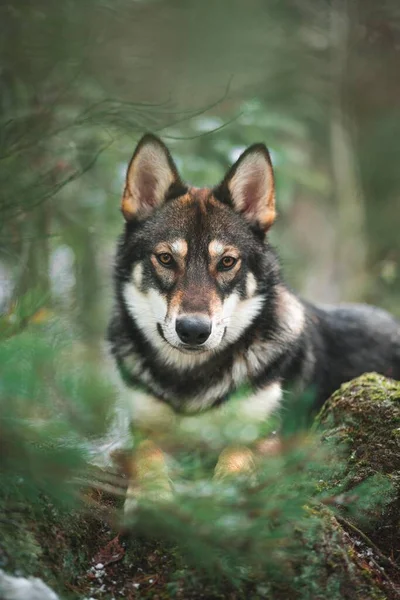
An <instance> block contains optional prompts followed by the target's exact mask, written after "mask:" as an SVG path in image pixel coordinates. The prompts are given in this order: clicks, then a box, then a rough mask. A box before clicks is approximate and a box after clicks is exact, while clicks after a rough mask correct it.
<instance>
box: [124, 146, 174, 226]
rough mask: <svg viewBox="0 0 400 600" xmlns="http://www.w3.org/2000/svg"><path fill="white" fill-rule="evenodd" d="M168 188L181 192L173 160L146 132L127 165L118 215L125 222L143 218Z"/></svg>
mask: <svg viewBox="0 0 400 600" xmlns="http://www.w3.org/2000/svg"><path fill="white" fill-rule="evenodd" d="M180 188H182V189H180ZM172 191H176V195H180V194H179V192H181V193H184V191H185V190H184V186H183V184H182V182H181V180H180V177H179V174H178V171H177V168H176V166H175V164H174V161H173V160H172V158H171V155H170V153H169V151H168V148H167V147H166V146H165V144H164V143H163V142H162V141H161V140H160V139H158V138H157V137H156V136H155V135H152V134H146V135H144V136H143V137H142V139H141V140H140V142H139V143H138V145H137V146H136V150H135V152H134V154H133V156H132V159H131V162H130V163H129V166H128V170H127V173H126V182H125V189H124V194H123V197H122V204H121V211H122V214H123V215H124V217H125V219H126V220H127V221H132V220H133V219H139V220H141V219H146V218H147V217H148V216H149V215H150V214H151V212H152V211H153V210H154V209H156V208H157V207H158V206H160V205H161V204H162V203H163V202H164V200H165V199H166V197H167V196H168V195H170V194H171V192H172Z"/></svg>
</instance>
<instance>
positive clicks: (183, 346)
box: [108, 134, 400, 498]
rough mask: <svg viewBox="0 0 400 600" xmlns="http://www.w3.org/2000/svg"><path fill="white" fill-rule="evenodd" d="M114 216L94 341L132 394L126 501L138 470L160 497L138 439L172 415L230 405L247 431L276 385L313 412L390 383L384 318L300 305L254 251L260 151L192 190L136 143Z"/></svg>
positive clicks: (397, 352)
mask: <svg viewBox="0 0 400 600" xmlns="http://www.w3.org/2000/svg"><path fill="white" fill-rule="evenodd" d="M121 210H122V214H123V216H124V218H125V229H124V232H123V234H122V235H121V237H120V239H119V243H118V247H117V252H116V259H115V271H114V283H115V308H114V311H113V315H112V318H111V321H110V325H109V329H108V339H109V342H110V345H111V352H112V355H113V357H114V359H115V361H116V364H117V367H118V369H119V372H120V374H121V376H122V378H123V380H124V382H125V383H126V384H127V385H128V386H130V387H132V388H133V392H132V406H133V415H132V418H133V421H134V423H135V424H136V425H137V426H138V427H139V428H141V429H142V430H143V431H146V432H147V433H148V435H149V437H150V440H147V441H144V442H143V443H142V445H141V446H140V447H139V450H138V454H137V465H139V466H136V469H135V471H136V483H134V482H133V483H131V485H130V486H129V488H128V498H129V497H131V498H133V497H134V496H137V495H138V494H140V485H141V484H140V481H142V482H143V481H144V479H145V477H146V473H147V472H149V471H151V470H152V471H153V475H154V479H157V480H158V481H159V482H160V481H161V486H160V487H161V488H164V491H167V492H168V490H167V488H168V485H167V483H166V478H165V463H164V460H163V455H162V452H161V451H160V450H159V448H158V446H157V444H155V443H154V442H152V441H151V437H152V435H153V434H154V433H155V432H156V431H157V430H159V429H163V428H165V427H166V426H167V423H169V421H170V419H171V418H173V417H172V416H173V415H199V413H203V412H205V411H211V413H212V414H216V413H217V411H218V410H219V409H220V408H221V407H222V406H226V405H227V404H229V403H230V402H233V400H232V399H233V398H235V409H234V412H235V414H236V415H238V416H239V418H240V419H241V418H242V417H244V416H246V418H249V419H250V420H251V419H254V420H255V421H257V422H260V421H263V420H266V419H267V417H268V416H269V415H270V414H271V413H272V412H273V411H275V410H276V409H277V408H278V407H279V405H280V403H281V400H282V393H283V390H284V389H286V388H287V386H291V387H295V388H296V389H297V390H307V389H309V388H312V390H313V395H314V398H315V409H317V408H318V407H320V406H321V405H322V404H323V402H324V401H325V400H326V399H327V398H328V397H329V396H330V395H331V394H332V393H333V392H334V391H335V390H336V389H337V388H339V386H340V385H341V384H342V383H343V382H346V381H349V380H351V379H353V378H354V377H357V376H358V375H361V374H362V373H364V372H368V371H376V372H378V373H381V374H384V375H388V376H390V377H392V378H395V379H400V323H399V322H398V321H397V320H395V318H394V317H392V316H391V315H390V314H388V313H387V312H385V311H383V310H380V309H378V308H375V307H371V306H367V305H362V304H358V305H357V304H354V305H351V304H343V305H337V306H334V305H333V306H322V305H317V304H312V303H310V302H305V301H303V300H301V299H300V298H299V297H298V296H297V295H296V294H295V293H293V292H292V291H291V290H290V289H289V287H288V286H287V285H286V284H285V282H284V279H283V277H282V273H281V268H280V265H279V260H278V258H277V254H276V252H275V250H274V249H273V248H272V247H271V245H270V243H269V241H268V231H269V230H270V228H271V226H272V225H273V223H274V221H275V218H276V210H275V185H274V173H273V167H272V163H271V159H270V155H269V152H268V150H267V148H266V146H265V145H264V144H254V145H252V146H250V147H249V148H248V149H247V150H246V151H245V152H243V154H242V155H241V156H240V157H239V159H238V160H237V162H236V163H235V164H234V165H233V166H232V167H231V168H230V169H229V171H228V172H227V174H226V175H225V177H224V179H223V180H222V182H221V183H220V184H219V185H217V186H216V187H213V188H195V187H191V186H188V185H186V184H185V183H184V182H183V181H182V180H181V178H180V176H179V174H178V170H177V168H176V165H175V163H174V161H173V159H172V157H171V155H170V153H169V150H168V149H167V147H166V146H165V145H164V143H163V142H162V141H161V140H160V139H159V138H157V137H155V136H154V135H151V134H147V135H145V136H144V137H143V138H142V139H141V141H140V142H139V144H138V145H137V147H136V150H135V152H134V154H133V157H132V159H131V161H130V163H129V166H128V169H127V174H126V182H125V189H124V192H123V197H122V205H121ZM238 397H240V400H238ZM192 418H194V417H192ZM253 459H254V457H253V454H252V452H251V451H249V450H248V448H247V447H246V446H245V445H244V446H240V445H239V446H238V445H233V446H232V447H228V448H227V449H225V450H224V451H223V452H222V455H221V457H220V460H219V461H218V464H217V467H216V471H215V472H216V475H217V477H220V478H223V477H224V476H226V475H227V474H230V473H232V472H236V471H242V470H251V469H252V468H253V464H254V460H253ZM140 465H141V466H140ZM138 477H139V483H138V482H137V478H138Z"/></svg>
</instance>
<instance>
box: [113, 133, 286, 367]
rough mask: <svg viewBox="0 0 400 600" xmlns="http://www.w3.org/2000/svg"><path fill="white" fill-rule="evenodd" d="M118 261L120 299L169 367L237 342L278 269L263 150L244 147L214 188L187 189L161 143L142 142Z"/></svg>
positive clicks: (129, 183) (270, 181)
mask: <svg viewBox="0 0 400 600" xmlns="http://www.w3.org/2000/svg"><path fill="white" fill-rule="evenodd" d="M122 213H123V215H124V217H125V219H126V228H125V233H124V235H123V237H122V239H121V242H120V245H119V250H118V254H117V290H118V296H119V299H120V301H121V302H122V303H123V305H124V307H125V309H126V310H127V312H128V313H129V315H130V317H131V318H132V319H133V321H134V323H135V325H136V326H137V327H138V328H139V329H140V331H141V333H142V335H143V336H144V337H145V338H146V340H147V341H148V342H150V343H151V344H152V346H153V347H154V349H155V351H157V352H158V353H160V354H161V356H162V357H163V358H164V360H165V362H167V363H168V362H173V363H175V364H178V363H180V364H186V363H188V364H189V363H195V362H196V361H199V360H200V361H201V360H204V359H205V358H207V357H208V356H210V353H212V352H218V351H219V350H220V349H223V348H225V347H226V346H227V345H228V344H231V343H233V342H235V341H236V340H237V339H238V338H239V337H240V336H241V335H242V334H243V333H244V332H245V331H246V329H247V328H248V327H249V326H250V325H251V324H252V323H253V322H254V320H255V319H256V318H257V316H258V315H259V313H260V312H261V310H262V307H263V303H264V302H265V301H266V297H267V295H268V290H267V289H266V288H267V287H268V285H267V283H268V277H269V276H270V277H272V278H273V277H274V272H275V271H276V268H277V267H276V262H275V261H274V260H273V259H272V255H270V252H269V250H268V245H267V244H266V241H265V234H266V232H267V230H268V229H269V227H270V226H271V225H272V223H273V221H274V219H275V199H274V178H273V171H272V166H271V160H270V157H269V153H268V150H267V148H266V147H265V146H264V145H263V144H256V145H254V146H251V147H250V148H248V149H247V150H246V151H245V152H244V153H243V154H242V155H241V157H240V158H239V159H238V161H237V162H236V163H235V164H234V165H233V167H231V169H230V170H229V171H228V173H227V174H226V176H225V178H224V179H223V181H222V182H221V183H220V184H219V185H218V186H217V187H215V188H213V189H207V188H202V189H198V188H192V187H188V186H186V185H185V184H184V183H182V181H181V179H180V177H179V175H178V171H177V168H176V166H175V164H174V162H173V160H172V158H171V156H170V154H169V151H168V149H167V148H166V147H165V145H164V144H163V143H162V142H161V141H160V140H159V139H158V138H156V137H154V136H152V135H146V136H144V138H142V140H141V141H140V142H139V144H138V146H137V148H136V150H135V153H134V155H133V157H132V160H131V162H130V164H129V167H128V170H127V176H126V185H125V190H124V194H123V199H122Z"/></svg>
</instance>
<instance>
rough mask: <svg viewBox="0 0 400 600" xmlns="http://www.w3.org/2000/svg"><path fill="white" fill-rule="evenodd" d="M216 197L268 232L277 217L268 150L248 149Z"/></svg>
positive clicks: (217, 190)
mask: <svg viewBox="0 0 400 600" xmlns="http://www.w3.org/2000/svg"><path fill="white" fill-rule="evenodd" d="M214 193H215V196H216V197H217V198H219V199H220V200H222V201H223V202H225V203H227V204H230V205H231V206H233V208H234V209H235V210H236V211H237V212H238V213H240V214H242V215H243V216H244V218H245V219H247V220H248V221H249V222H250V223H252V224H253V225H257V226H258V227H260V228H261V229H262V230H263V231H264V232H266V231H267V230H268V229H269V228H270V227H271V225H272V223H273V222H274V221H275V217H276V212H275V185H274V173H273V169H272V163H271V158H270V155H269V152H268V150H267V148H266V146H265V145H264V144H254V145H253V146H250V148H247V150H245V152H243V154H242V155H241V156H240V157H239V158H238V160H237V161H236V163H235V164H234V165H233V166H232V167H231V168H230V169H229V171H228V173H227V174H226V176H225V177H224V179H223V181H222V182H221V183H220V185H219V186H218V187H217V188H216V189H215V191H214Z"/></svg>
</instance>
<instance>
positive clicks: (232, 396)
mask: <svg viewBox="0 0 400 600" xmlns="http://www.w3.org/2000/svg"><path fill="white" fill-rule="evenodd" d="M117 367H118V370H119V373H120V375H121V378H122V380H123V381H124V382H125V383H126V384H127V385H128V386H129V387H130V388H131V389H133V390H137V391H140V392H143V393H146V394H149V395H151V396H154V397H155V398H156V399H157V400H160V401H162V402H167V403H168V404H171V405H172V408H173V409H174V410H175V411H177V412H182V413H186V414H195V413H198V412H201V411H204V410H206V409H207V408H215V407H217V406H220V405H221V404H223V403H225V402H227V401H229V402H230V403H231V402H232V401H234V400H236V399H238V400H239V399H241V400H243V399H245V398H250V397H251V396H252V395H253V394H254V393H255V391H256V390H255V387H254V386H253V385H252V384H251V382H250V380H249V379H246V380H244V381H243V382H242V383H241V384H240V385H238V386H237V387H235V388H234V389H232V390H230V391H228V392H226V393H225V394H224V395H223V396H218V395H216V397H215V398H214V400H213V401H212V402H209V403H208V404H207V406H204V407H203V406H197V405H194V404H193V403H191V402H190V400H189V401H187V402H186V401H185V400H182V399H180V400H179V401H177V402H173V403H171V401H170V400H168V399H167V398H165V396H163V394H158V393H157V392H155V391H154V388H153V387H152V386H150V385H146V384H145V383H143V381H140V379H139V378H137V377H134V376H133V375H132V372H131V371H130V369H129V368H128V367H127V366H126V365H125V363H124V361H123V359H121V358H118V359H117Z"/></svg>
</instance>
